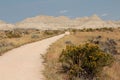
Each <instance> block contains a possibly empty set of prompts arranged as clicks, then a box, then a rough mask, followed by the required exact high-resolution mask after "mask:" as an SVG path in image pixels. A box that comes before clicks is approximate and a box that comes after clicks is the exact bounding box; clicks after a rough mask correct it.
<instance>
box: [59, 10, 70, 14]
mask: <svg viewBox="0 0 120 80" xmlns="http://www.w3.org/2000/svg"><path fill="white" fill-rule="evenodd" d="M67 12H68V10H61V11H59V13H60V14H64V13H67Z"/></svg>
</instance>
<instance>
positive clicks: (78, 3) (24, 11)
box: [0, 0, 120, 23]
mask: <svg viewBox="0 0 120 80" xmlns="http://www.w3.org/2000/svg"><path fill="white" fill-rule="evenodd" d="M94 14H96V15H98V16H99V17H101V18H102V19H104V20H120V0H0V20H3V21H6V22H8V23H16V22H19V21H22V20H23V19H25V18H29V17H34V16H39V15H49V16H68V17H70V18H76V17H84V16H91V15H94Z"/></svg>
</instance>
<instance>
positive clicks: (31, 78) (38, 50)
mask: <svg viewBox="0 0 120 80" xmlns="http://www.w3.org/2000/svg"><path fill="white" fill-rule="evenodd" d="M64 35H65V34H62V35H58V36H55V37H51V38H48V39H44V40H42V41H38V42H34V43H30V44H27V45H24V46H21V47H19V48H16V49H13V50H11V51H9V52H7V53H5V54H4V55H3V56H0V80H44V77H43V75H42V70H43V69H44V66H43V64H42V62H43V59H42V57H41V56H40V54H45V53H46V51H47V49H48V47H49V46H50V45H51V44H52V43H54V42H55V41H57V40H58V39H60V38H62V37H63V36H64Z"/></svg>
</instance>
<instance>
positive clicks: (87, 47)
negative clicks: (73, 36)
mask: <svg viewBox="0 0 120 80" xmlns="http://www.w3.org/2000/svg"><path fill="white" fill-rule="evenodd" d="M60 62H61V63H62V70H63V72H65V73H67V75H69V79H70V80H75V79H76V78H80V77H83V78H85V79H89V80H93V78H95V77H98V76H99V75H100V73H101V71H102V69H103V67H105V66H108V65H110V64H111V63H112V62H113V57H112V56H111V55H110V54H107V53H104V52H103V51H102V50H100V49H99V47H98V46H97V45H95V44H90V43H87V44H84V45H79V46H73V45H72V46H71V45H68V46H66V49H65V50H63V51H62V54H61V56H60Z"/></svg>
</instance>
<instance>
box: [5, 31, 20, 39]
mask: <svg viewBox="0 0 120 80" xmlns="http://www.w3.org/2000/svg"><path fill="white" fill-rule="evenodd" d="M6 36H7V37H8V38H19V37H21V36H22V34H20V33H19V32H15V31H6Z"/></svg>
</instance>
